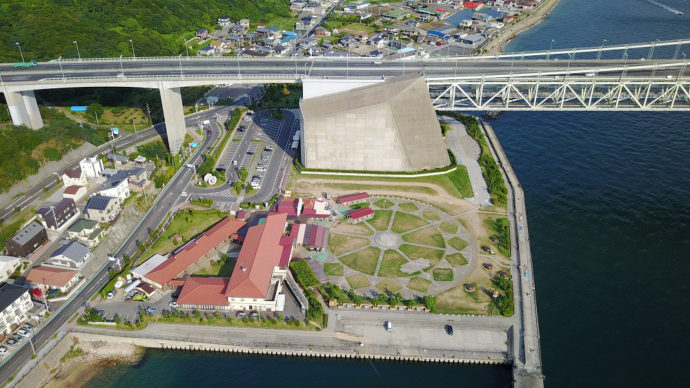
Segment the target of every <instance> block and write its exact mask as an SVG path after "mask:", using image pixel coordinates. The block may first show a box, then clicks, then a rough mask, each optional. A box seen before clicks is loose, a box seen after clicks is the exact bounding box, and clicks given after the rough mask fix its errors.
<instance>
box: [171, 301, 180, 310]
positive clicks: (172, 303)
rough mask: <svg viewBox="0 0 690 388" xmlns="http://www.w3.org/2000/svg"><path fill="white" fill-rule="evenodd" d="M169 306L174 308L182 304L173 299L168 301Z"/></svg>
mask: <svg viewBox="0 0 690 388" xmlns="http://www.w3.org/2000/svg"><path fill="white" fill-rule="evenodd" d="M168 306H170V307H174V308H178V307H180V305H179V304H178V303H177V302H175V301H174V300H171V301H170V303H168Z"/></svg>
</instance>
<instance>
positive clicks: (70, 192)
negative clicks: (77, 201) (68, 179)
mask: <svg viewBox="0 0 690 388" xmlns="http://www.w3.org/2000/svg"><path fill="white" fill-rule="evenodd" d="M83 188H84V186H79V185H71V186H67V187H65V191H64V192H63V193H64V194H68V195H75V194H77V193H78V192H79V190H81V189H83Z"/></svg>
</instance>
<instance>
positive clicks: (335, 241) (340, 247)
mask: <svg viewBox="0 0 690 388" xmlns="http://www.w3.org/2000/svg"><path fill="white" fill-rule="evenodd" d="M370 243H371V242H370V241H369V239H367V238H364V237H353V236H346V235H344V234H335V233H331V235H330V237H328V249H329V250H330V251H331V253H333V254H334V255H336V256H340V255H342V254H345V253H347V252H350V251H354V250H355V249H359V248H362V247H365V246H367V245H369V244H370Z"/></svg>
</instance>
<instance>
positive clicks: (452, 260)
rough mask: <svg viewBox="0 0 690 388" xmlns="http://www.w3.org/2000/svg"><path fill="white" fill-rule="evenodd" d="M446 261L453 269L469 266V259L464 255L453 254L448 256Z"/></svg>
mask: <svg viewBox="0 0 690 388" xmlns="http://www.w3.org/2000/svg"><path fill="white" fill-rule="evenodd" d="M446 261H447V262H448V264H450V265H452V266H453V267H459V266H461V265H465V264H467V259H466V258H465V256H463V255H462V253H453V254H452V255H448V256H446Z"/></svg>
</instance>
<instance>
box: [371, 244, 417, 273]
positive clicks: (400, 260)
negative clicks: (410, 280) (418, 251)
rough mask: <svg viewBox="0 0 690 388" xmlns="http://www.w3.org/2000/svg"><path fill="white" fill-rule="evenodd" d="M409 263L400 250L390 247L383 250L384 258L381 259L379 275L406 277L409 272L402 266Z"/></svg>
mask: <svg viewBox="0 0 690 388" xmlns="http://www.w3.org/2000/svg"><path fill="white" fill-rule="evenodd" d="M405 263H407V259H406V258H405V257H404V256H403V255H401V254H400V253H399V252H398V251H395V250H392V249H388V250H387V251H385V252H383V259H382V260H381V268H379V273H378V276H382V277H406V276H410V275H409V274H407V273H405V272H402V271H401V270H400V267H401V266H402V265H403V264H405Z"/></svg>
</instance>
